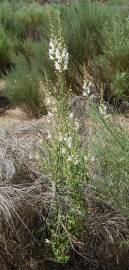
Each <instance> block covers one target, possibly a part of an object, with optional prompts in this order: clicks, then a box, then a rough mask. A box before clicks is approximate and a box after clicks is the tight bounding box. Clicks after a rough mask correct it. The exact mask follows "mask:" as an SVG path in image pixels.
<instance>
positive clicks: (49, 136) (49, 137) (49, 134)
mask: <svg viewBox="0 0 129 270" xmlns="http://www.w3.org/2000/svg"><path fill="white" fill-rule="evenodd" d="M47 138H48V139H51V138H52V135H51V133H50V131H48V135H47Z"/></svg>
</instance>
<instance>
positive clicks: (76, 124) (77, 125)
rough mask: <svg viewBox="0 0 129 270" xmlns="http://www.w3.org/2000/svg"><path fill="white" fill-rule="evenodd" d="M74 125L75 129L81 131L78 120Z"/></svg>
mask: <svg viewBox="0 0 129 270" xmlns="http://www.w3.org/2000/svg"><path fill="white" fill-rule="evenodd" d="M74 124H75V129H76V130H78V129H79V123H78V122H77V120H75V122H74Z"/></svg>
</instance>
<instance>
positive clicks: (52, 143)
mask: <svg viewBox="0 0 129 270" xmlns="http://www.w3.org/2000/svg"><path fill="white" fill-rule="evenodd" d="M53 37H54V39H53ZM49 45H50V46H49V59H50V61H52V63H53V66H54V68H55V71H56V74H57V86H58V91H59V92H58V97H57V101H56V106H57V108H56V110H55V111H54V119H53V121H52V124H53V123H54V125H53V126H54V127H53V128H52V132H51V134H50V132H48V137H47V141H46V144H45V151H44V153H45V157H44V158H42V157H41V164H42V170H43V173H45V174H46V175H48V176H49V179H51V181H52V183H53V185H52V186H53V187H54V188H53V193H54V196H53V200H52V204H51V211H50V214H49V217H48V219H47V228H48V230H49V232H50V238H49V239H47V242H48V241H49V245H51V247H52V250H53V254H54V256H55V259H56V261H57V262H59V263H64V262H67V261H68V259H69V250H70V248H71V247H72V248H74V249H76V245H77V243H80V240H81V235H82V234H83V231H84V224H85V222H84V219H85V218H86V214H87V208H86V207H85V203H84V198H83V190H84V185H85V184H86V183H87V182H88V180H89V178H88V171H87V164H86V158H85V151H84V149H83V147H81V144H82V142H81V139H80V136H79V134H78V129H79V122H78V121H77V119H74V115H73V113H71V112H70V110H69V95H68V94H67V93H68V91H66V84H65V79H64V78H65V72H66V70H67V68H68V60H69V54H68V52H67V48H66V46H65V42H64V39H63V36H62V31H61V30H60V35H59V36H56V35H53V33H52V35H51V39H50V44H49ZM48 90H49V89H48ZM43 148H44V145H43ZM81 220H83V222H81ZM82 224H83V225H82ZM78 237H79V241H78Z"/></svg>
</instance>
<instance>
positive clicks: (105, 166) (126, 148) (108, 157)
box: [89, 111, 129, 217]
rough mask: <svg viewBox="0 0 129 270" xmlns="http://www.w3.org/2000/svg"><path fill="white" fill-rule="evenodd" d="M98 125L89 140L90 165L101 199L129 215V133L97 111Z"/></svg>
mask: <svg viewBox="0 0 129 270" xmlns="http://www.w3.org/2000/svg"><path fill="white" fill-rule="evenodd" d="M94 117H95V119H96V120H97V123H98V124H97V126H96V128H94V129H93V133H92V136H91V138H90V141H89V156H90V158H89V164H90V166H89V168H90V172H91V175H92V176H91V177H92V179H93V189H94V190H95V191H96V194H97V196H98V200H99V201H103V202H105V203H107V204H108V205H111V206H112V207H115V208H116V209H118V210H119V211H121V213H122V214H123V215H125V216H127V217H128V209H129V193H128V187H129V139H128V134H127V132H125V131H124V129H123V128H121V127H120V126H119V124H118V123H115V122H114V121H113V116H112V121H111V120H108V118H107V119H104V118H103V117H102V116H100V114H98V113H97V112H96V111H95V114H94Z"/></svg>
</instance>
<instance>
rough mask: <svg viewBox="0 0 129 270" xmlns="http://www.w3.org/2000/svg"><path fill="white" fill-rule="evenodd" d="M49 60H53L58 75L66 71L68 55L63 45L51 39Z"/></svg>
mask: <svg viewBox="0 0 129 270" xmlns="http://www.w3.org/2000/svg"><path fill="white" fill-rule="evenodd" d="M49 59H50V60H55V69H56V70H57V71H58V72H59V73H61V72H62V71H63V70H64V71H65V70H67V69H68V60H69V53H68V52H67V49H66V48H65V47H64V45H63V44H62V43H61V42H59V41H57V40H55V39H53V37H52V38H51V39H50V43H49Z"/></svg>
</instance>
